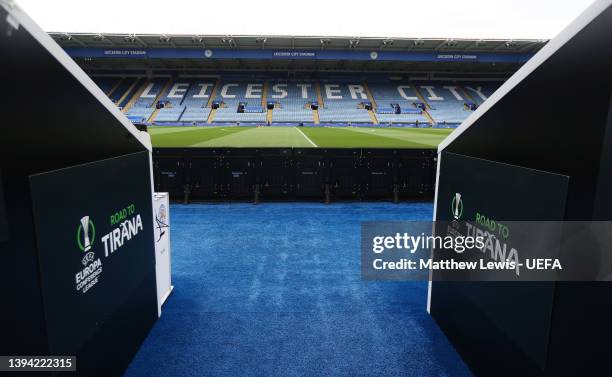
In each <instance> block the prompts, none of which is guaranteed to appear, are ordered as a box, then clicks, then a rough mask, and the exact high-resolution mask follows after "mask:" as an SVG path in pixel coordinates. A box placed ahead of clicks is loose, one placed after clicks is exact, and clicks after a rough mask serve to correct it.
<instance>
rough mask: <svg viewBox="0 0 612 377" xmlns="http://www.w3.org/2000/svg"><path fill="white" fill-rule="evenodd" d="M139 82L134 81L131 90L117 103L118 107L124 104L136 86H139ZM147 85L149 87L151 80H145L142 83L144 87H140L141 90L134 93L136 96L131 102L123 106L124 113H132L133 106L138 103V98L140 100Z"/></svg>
mask: <svg viewBox="0 0 612 377" xmlns="http://www.w3.org/2000/svg"><path fill="white" fill-rule="evenodd" d="M138 81H139V80H136V81H134V83H133V84H132V85H131V86H130V88H129V89H128V90H127V91H126V92H125V94H124V95H123V96H122V97H121V99H120V100H119V101H117V105H118V104H120V103H122V102H123V101H124V100H125V98H126V97H127V95H128V94H129V93H130V92H131V91H132V89H133V88H134V86H136V84H138ZM147 85H149V80H146V79H145V80H144V82H143V83H142V85H141V86H140V88H139V89H138V90H137V91H136V92H135V93H134V95H133V96H132V97H131V98H130V100H129V101H128V103H126V104H125V106H123V109H122V110H121V111H122V112H123V113H126V114H127V112H128V111H130V109H131V108H132V106H134V103H136V101H138V98H140V95H141V94H142V92H144V90H145V88H146V87H147Z"/></svg>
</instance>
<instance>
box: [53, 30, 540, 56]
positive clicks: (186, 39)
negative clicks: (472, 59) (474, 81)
mask: <svg viewBox="0 0 612 377" xmlns="http://www.w3.org/2000/svg"><path fill="white" fill-rule="evenodd" d="M49 34H50V35H51V37H52V38H53V39H54V40H55V41H56V42H57V43H59V44H60V46H62V47H125V48H128V47H140V48H194V47H201V48H227V49H255V48H261V49H309V50H310V49H334V50H367V51H370V50H385V51H421V52H432V51H440V52H444V51H454V52H488V53H535V52H537V51H538V50H539V49H540V48H542V47H543V46H544V45H545V44H546V42H547V40H542V39H428V38H357V37H354V38H353V37H315V36H312V37H300V36H268V35H166V34H94V33H61V32H52V33H49Z"/></svg>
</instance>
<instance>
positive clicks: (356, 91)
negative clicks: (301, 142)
mask: <svg viewBox="0 0 612 377" xmlns="http://www.w3.org/2000/svg"><path fill="white" fill-rule="evenodd" d="M215 87H216V86H215V84H214V83H213V82H189V81H175V82H174V83H173V84H172V85H171V86H170V87H169V88H168V89H166V92H165V93H163V94H165V98H167V99H169V100H181V99H183V98H184V97H187V98H191V99H208V98H210V96H211V95H213V92H216V95H214V96H215V97H216V98H217V99H218V100H224V99H227V100H229V99H245V100H248V99H261V98H262V97H263V96H264V92H266V93H267V98H269V99H283V98H301V99H303V100H312V99H316V98H317V96H318V94H319V93H317V85H316V84H315V83H314V82H297V83H296V82H293V83H278V82H273V81H272V80H271V82H269V85H268V88H267V90H266V84H265V83H264V82H263V81H260V82H240V83H239V82H222V83H221V84H220V85H219V86H218V87H217V89H216V91H215ZM162 88H163V85H162V84H160V83H155V82H151V83H149V84H147V86H146V87H145V88H144V89H143V90H142V92H141V94H140V98H143V99H154V98H157V97H158V95H159V94H160V91H161V90H162ZM319 88H320V95H321V97H322V98H323V99H324V100H330V101H333V100H351V99H352V100H368V99H369V98H370V97H369V96H370V94H371V95H372V96H373V97H374V98H375V99H376V98H377V97H379V96H382V97H383V98H394V97H395V98H397V99H398V100H400V99H404V100H406V101H409V102H416V101H420V100H422V99H424V100H425V101H428V102H432V103H434V104H435V103H436V102H438V103H439V102H441V101H461V102H463V101H466V100H470V99H476V98H477V99H480V100H482V101H484V100H486V99H487V96H486V95H485V94H484V92H483V88H482V86H469V85H467V86H462V85H458V84H457V85H443V84H440V85H433V84H431V83H422V84H421V85H408V84H401V85H392V86H389V85H388V84H382V85H380V84H377V83H371V84H369V91H370V93H368V88H367V87H366V85H364V84H362V83H346V84H336V83H321V85H320V86H319Z"/></svg>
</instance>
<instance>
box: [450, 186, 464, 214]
mask: <svg viewBox="0 0 612 377" xmlns="http://www.w3.org/2000/svg"><path fill="white" fill-rule="evenodd" d="M451 211H452V213H453V217H454V218H455V220H459V219H460V218H461V216H463V200H461V194H460V193H458V192H457V193H455V196H454V197H453V201H452V202H451Z"/></svg>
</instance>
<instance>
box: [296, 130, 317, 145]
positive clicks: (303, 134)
mask: <svg viewBox="0 0 612 377" xmlns="http://www.w3.org/2000/svg"><path fill="white" fill-rule="evenodd" d="M293 128H295V129H296V130H297V132H299V133H301V134H302V136H304V138H305V139H306V140H308V142H309V143H310V144H312V146H313V147H315V148H319V146H318V145H316V144H315V143H313V141H312V140H310V138H309V137H308V136H306V134H305V133H303V132H302V130H300V129H299V128H297V127H293Z"/></svg>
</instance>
